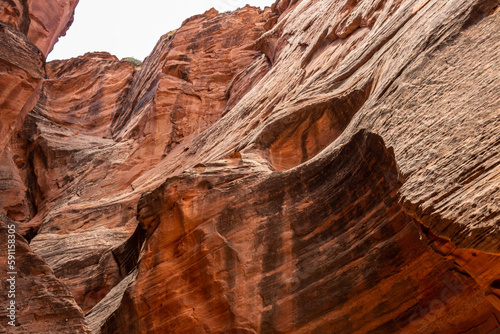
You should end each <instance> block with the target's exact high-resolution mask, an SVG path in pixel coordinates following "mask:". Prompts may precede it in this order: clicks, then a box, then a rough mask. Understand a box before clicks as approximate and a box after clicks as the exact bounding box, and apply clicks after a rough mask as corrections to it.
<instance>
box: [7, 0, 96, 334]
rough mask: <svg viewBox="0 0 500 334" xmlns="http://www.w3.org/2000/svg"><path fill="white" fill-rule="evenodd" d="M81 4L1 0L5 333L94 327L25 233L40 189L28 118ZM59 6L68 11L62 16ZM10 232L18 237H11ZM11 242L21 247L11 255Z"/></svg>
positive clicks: (45, 331) (49, 331) (87, 330)
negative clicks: (48, 62)
mask: <svg viewBox="0 0 500 334" xmlns="http://www.w3.org/2000/svg"><path fill="white" fill-rule="evenodd" d="M67 6H70V7H71V8H70V7H67ZM75 6H76V2H67V1H66V2H64V3H63V2H59V3H57V4H52V3H50V1H49V2H46V1H44V2H41V1H40V2H35V1H31V2H28V1H0V209H1V212H0V244H1V245H2V249H1V250H0V266H1V269H0V280H1V283H0V287H1V290H2V292H1V294H0V304H1V307H0V317H1V319H2V320H1V326H0V332H1V333H91V330H90V328H89V327H88V325H87V321H86V320H85V317H84V313H83V311H82V309H81V308H80V306H79V305H78V304H77V303H76V301H75V299H74V297H73V295H72V294H71V291H70V290H69V289H68V287H67V286H66V285H65V284H64V283H63V282H61V280H59V279H58V278H57V277H56V276H55V275H54V272H53V270H52V269H51V267H50V266H49V265H47V262H46V261H45V260H44V259H42V258H41V257H40V256H39V255H37V254H35V252H34V251H33V249H31V248H30V246H29V245H28V240H29V239H31V238H32V237H33V233H32V232H30V233H23V234H20V233H19V232H22V230H23V228H24V227H21V225H22V224H23V223H27V222H28V221H29V220H30V219H32V218H33V217H35V215H36V213H37V208H36V206H35V203H36V201H35V197H36V196H37V194H39V193H40V192H39V189H38V188H37V186H36V181H35V175H34V174H33V168H32V158H33V156H32V152H29V150H28V147H29V143H30V141H31V137H28V136H27V134H28V133H31V132H30V131H31V129H32V128H33V127H30V126H29V124H31V123H29V122H28V123H24V121H25V119H26V117H27V115H28V113H29V112H30V110H32V109H33V107H34V106H35V105H36V104H37V102H38V99H39V96H40V92H41V90H42V87H43V85H44V80H45V78H46V69H45V55H46V54H47V52H49V51H50V49H51V48H52V46H53V45H54V43H55V41H56V40H57V38H58V37H59V35H61V34H62V33H63V32H64V31H65V30H64V29H66V28H64V29H63V28H62V27H63V26H64V27H67V25H69V24H70V21H71V17H72V12H73V10H74V7H75ZM60 9H61V10H62V9H64V10H65V11H67V12H68V13H67V14H68V15H62V16H60V15H59V14H60V13H59V12H58V11H59V10H60ZM69 12H71V14H69ZM23 123H24V125H23ZM9 235H10V238H9ZM24 237H26V238H27V239H28V240H26V239H25V238H24ZM12 238H14V239H15V242H13V243H8V240H10V241H14V239H12ZM8 246H14V247H15V248H9V250H10V251H14V250H15V252H14V253H8ZM11 266H12V267H11ZM11 302H15V305H14V307H13V308H14V309H15V318H8V316H13V312H14V310H8V309H7V307H8V306H11ZM8 322H11V324H8ZM12 325H15V326H12Z"/></svg>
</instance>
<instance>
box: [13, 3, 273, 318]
mask: <svg viewBox="0 0 500 334" xmlns="http://www.w3.org/2000/svg"><path fill="white" fill-rule="evenodd" d="M272 15H273V14H272V13H271V11H270V9H267V10H266V11H261V10H260V9H258V8H253V7H245V8H242V9H240V10H238V11H236V12H234V13H225V14H219V13H217V12H216V11H215V10H211V11H208V12H206V13H205V14H203V15H199V16H197V17H193V18H191V19H189V20H187V21H186V22H185V23H184V25H183V26H182V27H181V28H180V29H179V30H178V31H177V32H175V33H171V34H166V35H165V36H164V37H163V38H162V39H161V40H160V42H159V43H158V45H157V46H156V48H155V51H153V53H152V55H151V56H150V57H149V58H148V59H146V61H145V62H144V63H143V64H142V66H141V69H136V68H134V66H133V65H132V64H131V63H129V62H127V61H119V60H118V59H117V58H116V57H114V56H111V55H109V54H107V53H99V52H98V53H88V54H86V55H84V56H82V57H78V58H73V59H70V60H63V61H53V62H50V63H49V64H48V65H47V80H46V81H45V84H44V87H43V90H42V93H41V96H40V99H39V102H38V104H37V106H36V107H35V108H34V109H33V111H32V113H31V114H30V115H29V118H28V120H27V121H26V124H28V123H30V124H31V125H30V127H28V125H26V127H27V128H29V129H30V130H29V131H28V132H26V133H25V137H24V138H22V139H21V140H16V141H14V142H15V146H16V147H19V148H21V149H24V150H26V152H24V153H22V152H20V153H19V156H23V155H24V156H26V155H28V156H31V158H30V163H31V166H29V167H28V171H27V172H26V174H30V175H31V176H32V178H33V179H34V181H33V182H34V183H35V186H34V188H35V189H36V191H35V192H34V194H33V200H32V202H33V206H34V207H36V211H37V212H36V215H35V216H34V217H32V219H27V220H28V221H27V222H26V223H25V224H23V226H22V227H21V229H22V230H21V232H22V233H25V234H30V235H31V236H32V240H31V243H30V246H31V247H32V249H33V250H34V251H36V252H37V254H39V255H40V256H42V257H43V258H44V259H45V260H46V261H47V262H48V264H49V265H50V266H51V268H52V269H53V270H54V272H55V274H56V276H57V277H58V278H60V279H62V280H63V281H64V282H65V283H66V284H67V285H68V287H69V288H70V290H71V291H72V293H73V295H74V297H75V299H76V301H77V302H78V304H79V305H80V306H81V307H82V309H83V310H84V311H85V312H87V311H90V309H91V308H92V307H93V306H94V305H95V304H96V303H97V302H99V301H100V300H101V299H102V298H103V297H104V296H105V295H106V294H107V293H108V292H109V291H110V290H111V288H113V287H114V286H115V285H116V284H118V282H120V281H121V279H123V278H124V277H125V276H126V275H127V274H128V271H127V270H123V269H122V268H121V267H122V262H123V260H122V259H120V258H119V257H118V258H117V256H116V249H118V248H120V247H122V248H123V247H124V248H125V249H124V250H123V252H122V253H123V257H124V258H128V257H129V253H130V252H131V250H129V248H128V247H126V246H124V245H125V244H126V242H127V239H128V238H129V237H131V236H132V233H133V232H134V231H135V229H136V226H137V221H136V217H135V216H136V207H137V202H138V200H139V198H140V196H141V194H142V192H138V191H135V190H134V187H133V186H132V185H131V184H132V182H133V181H134V180H135V179H136V178H137V177H138V176H140V175H142V174H144V173H145V171H146V170H147V169H149V168H151V166H153V165H154V164H155V163H157V162H158V161H160V160H161V159H162V157H164V155H165V154H166V153H167V152H169V151H170V150H172V149H173V148H174V147H175V146H176V145H177V144H178V143H179V141H180V140H182V139H183V138H184V137H190V136H191V137H193V136H194V135H196V134H198V133H200V132H202V131H203V130H204V129H205V128H207V127H208V126H209V125H210V124H212V123H214V122H215V121H217V119H219V118H220V117H221V115H222V113H223V111H224V110H225V107H226V104H227V103H228V101H233V102H232V103H235V102H234V101H236V100H237V96H238V94H240V95H242V94H244V93H245V89H248V88H245V87H244V86H243V85H242V84H239V83H237V82H233V87H234V88H233V89H227V90H226V88H227V87H228V86H229V85H230V83H231V81H232V79H233V77H234V76H235V75H237V74H238V73H241V72H243V71H244V70H245V69H246V67H248V66H249V64H250V63H252V62H253V61H254V60H255V59H257V58H259V57H262V54H261V53H260V52H259V51H258V50H257V48H256V47H255V46H254V43H255V41H256V40H257V38H259V37H260V36H261V35H262V33H263V32H264V31H265V28H264V25H265V24H266V22H267V18H268V17H271V16H272ZM195 32H196V33H195ZM179 59H180V60H179ZM264 70H265V68H264V69H258V71H260V72H262V71H264ZM182 73H184V74H182ZM183 76H184V77H183ZM247 86H248V85H247ZM189 101H192V102H193V103H192V104H191V103H190V102H189ZM207 110H210V111H211V112H210V113H208V112H207ZM167 129H170V130H171V131H170V130H168V131H167ZM169 131H170V132H169ZM120 133H121V134H120ZM22 142H29V143H28V144H24V145H23V144H22ZM104 221H105V222H106V223H105V224H103V222H104ZM132 249H133V247H132ZM134 266H135V263H134V264H133V265H132V268H129V269H133V267H134Z"/></svg>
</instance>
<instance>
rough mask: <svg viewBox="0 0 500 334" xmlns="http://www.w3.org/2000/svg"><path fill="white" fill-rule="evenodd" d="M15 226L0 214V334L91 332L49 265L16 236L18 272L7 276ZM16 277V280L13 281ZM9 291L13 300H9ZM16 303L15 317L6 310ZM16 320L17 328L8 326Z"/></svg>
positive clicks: (16, 270)
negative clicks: (11, 240) (0, 268)
mask: <svg viewBox="0 0 500 334" xmlns="http://www.w3.org/2000/svg"><path fill="white" fill-rule="evenodd" d="M16 225H17V224H16V223H15V222H14V221H12V220H10V219H8V218H7V217H5V216H4V215H3V214H0V241H1V244H2V246H3V248H4V249H2V251H1V252H2V253H1V254H2V256H1V257H0V265H1V266H2V274H1V276H0V277H1V279H2V280H1V285H0V287H1V288H2V293H1V300H2V308H1V309H0V317H1V319H2V326H1V327H0V333H92V331H91V330H90V328H89V327H88V325H87V322H86V320H85V317H84V314H83V312H82V310H81V309H80V307H79V306H78V305H77V304H76V302H75V300H74V298H73V296H72V295H71V292H70V291H69V290H68V288H67V287H66V286H65V285H64V284H62V283H61V282H60V281H59V280H58V279H57V278H56V277H55V276H54V273H53V271H52V269H51V268H50V267H49V266H48V265H47V263H46V262H45V261H44V260H43V259H42V258H40V257H39V256H38V255H36V254H35V253H34V252H33V251H32V250H31V249H30V247H29V246H28V243H27V242H26V240H25V239H24V238H23V237H22V236H21V235H19V234H17V233H14V232H12V234H11V235H15V243H14V245H15V248H14V250H15V252H14V254H15V260H14V261H15V265H14V267H15V272H16V274H12V275H11V274H8V273H7V272H8V271H9V270H8V268H9V266H8V263H9V265H10V263H11V260H10V259H9V260H8V256H7V245H10V243H8V240H9V239H10V238H8V235H9V234H10V233H11V232H9V230H11V231H15V230H16ZM12 277H14V280H12ZM10 291H13V292H12V293H13V294H14V295H15V296H14V298H10V297H8V294H10ZM11 300H13V301H15V302H16V304H15V305H14V306H15V309H16V314H15V315H16V317H15V318H14V319H12V318H8V315H10V314H12V313H11V311H10V310H7V307H8V306H9V305H10V301H11ZM10 321H13V322H14V324H15V326H14V327H13V326H11V325H8V324H7V322H10Z"/></svg>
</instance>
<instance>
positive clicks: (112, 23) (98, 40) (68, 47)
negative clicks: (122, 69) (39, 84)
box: [48, 0, 274, 61]
mask: <svg viewBox="0 0 500 334" xmlns="http://www.w3.org/2000/svg"><path fill="white" fill-rule="evenodd" d="M247 3H249V4H250V5H252V6H259V7H261V8H264V7H265V6H270V5H271V4H272V3H274V0H184V1H178V0H175V1H164V0H142V1H137V0H135V1H132V0H104V1H103V0H80V2H79V4H78V6H77V7H76V11H75V20H74V22H73V25H72V26H71V28H70V29H69V30H68V32H67V34H66V36H64V37H61V38H60V39H59V42H58V43H57V44H56V46H55V47H54V50H53V51H52V52H51V53H50V54H49V56H48V60H49V61H50V60H54V59H68V58H72V57H77V56H81V55H83V54H85V53H87V52H93V51H107V52H109V53H111V54H114V55H115V56H117V57H118V58H120V59H121V58H125V57H134V58H136V59H139V60H143V59H144V58H145V57H146V56H148V55H149V53H150V52H151V51H152V50H153V47H154V46H155V44H156V42H157V41H158V40H159V38H160V37H161V36H162V35H163V34H165V33H167V32H169V31H171V30H174V29H177V28H179V27H180V26H181V24H182V22H183V21H184V20H185V19H187V18H189V17H191V16H193V15H196V14H201V13H204V12H205V11H206V10H208V9H210V8H212V7H214V8H215V9H217V10H218V11H219V12H226V11H230V10H235V9H237V8H241V7H244V6H245V5H246V4H247Z"/></svg>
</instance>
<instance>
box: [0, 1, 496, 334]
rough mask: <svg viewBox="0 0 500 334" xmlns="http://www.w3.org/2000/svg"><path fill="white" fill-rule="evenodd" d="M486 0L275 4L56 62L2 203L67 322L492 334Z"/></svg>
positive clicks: (492, 117)
mask: <svg viewBox="0 0 500 334" xmlns="http://www.w3.org/2000/svg"><path fill="white" fill-rule="evenodd" d="M497 6H498V3H497V2H496V1H486V0H458V1H449V2H443V1H440V0H427V1H425V0H424V1H420V2H415V1H410V0H408V1H404V0H402V1H385V0H380V1H378V0H377V1H375V0H363V1H331V0H320V1H306V0H302V1H281V0H280V1H278V2H277V3H276V4H275V5H274V6H273V7H272V8H270V9H266V10H265V11H259V10H258V9H255V8H250V7H245V8H243V9H241V10H238V11H236V12H234V13H224V14H218V13H217V12H215V11H213V10H212V11H208V12H207V13H205V14H203V15H200V16H196V17H194V18H191V19H189V20H187V21H186V22H185V23H184V24H183V26H182V27H181V28H180V29H179V30H177V31H175V32H172V33H169V34H167V35H165V36H164V37H163V38H162V39H161V40H160V42H159V43H158V45H157V46H156V48H155V50H154V51H153V53H152V54H151V55H150V56H149V57H148V58H147V59H146V61H145V62H144V64H143V65H142V68H141V69H140V70H136V69H134V67H133V66H132V65H131V64H129V63H127V62H121V61H118V60H117V59H116V58H114V57H113V56H110V55H108V54H104V53H95V54H87V55H85V56H83V57H79V58H75V59H71V60H67V61H58V62H52V63H50V64H49V65H48V66H47V76H48V79H47V81H46V82H45V84H44V87H43V90H42V94H41V95H40V96H41V98H40V100H39V101H38V103H37V105H36V107H35V108H34V109H33V110H32V111H31V112H30V113H29V115H28V117H27V118H26V121H25V122H24V125H23V128H22V131H20V132H18V133H17V135H16V136H15V137H14V138H13V139H12V140H11V141H10V146H9V147H8V150H7V151H6V153H5V154H4V156H3V158H2V159H3V160H2V165H1V169H0V171H2V174H1V176H2V179H1V180H0V182H2V183H0V184H1V185H4V186H3V187H2V188H0V189H1V190H0V191H2V198H8V201H4V202H5V203H6V204H4V206H3V207H4V212H5V213H6V214H7V215H8V216H9V217H10V218H12V219H15V220H16V221H18V222H19V227H18V231H19V232H20V233H21V234H23V235H24V236H26V237H27V238H28V239H29V240H31V242H30V245H29V251H30V252H31V251H34V252H36V253H37V254H38V255H40V256H41V257H42V258H43V259H44V260H45V261H46V263H47V264H48V265H49V266H50V267H51V269H52V270H53V271H54V274H55V277H57V279H60V280H61V281H62V282H64V284H66V285H67V286H68V288H69V290H70V291H71V293H72V295H73V296H74V300H75V301H76V303H78V306H76V305H75V304H74V302H73V304H72V306H71V307H70V309H71V310H72V311H71V312H74V313H71V314H73V318H74V319H75V322H73V323H72V324H71V326H77V328H78V329H77V330H87V329H85V327H84V326H85V321H83V320H81V317H82V316H81V313H78V310H79V307H80V308H81V309H83V311H84V312H85V313H86V321H87V322H88V324H89V326H90V328H91V329H92V331H93V332H95V333H165V332H172V333H367V332H375V333H416V332H419V333H494V332H495V331H498V329H499V328H500V323H499V320H498V319H500V284H499V279H500V265H499V263H500V261H499V260H500V259H499V255H498V252H499V248H500V243H499V238H498V236H499V233H498V226H499V223H500V221H499V218H498V217H499V215H498V212H499V211H500V208H499V207H498V202H499V199H500V192H499V189H500V187H499V182H498V175H500V170H499V168H500V167H499V166H500V164H499V155H498V152H499V151H500V150H499V138H498V135H497V134H498V133H499V131H498V130H499V128H500V119H499V114H498V107H499V99H498V94H497V92H496V90H497V89H496V87H498V86H499V84H500V82H499V78H500V76H499V75H498V68H497V67H495V65H494V64H497V63H498V61H499V60H500V59H498V58H499V56H500V55H499V53H498V51H497V50H499V49H500V38H499V36H498V34H497V33H496V32H497V31H498V30H499V28H500V16H499V15H500V13H499V12H498V7H497ZM13 22H20V23H17V24H18V25H19V26H21V25H22V18H19V17H16V18H15V19H13ZM3 194H5V196H3ZM24 245H25V244H24ZM24 247H28V246H27V245H25V246H24ZM30 254H31V253H30ZM44 265H45V264H44V263H43V262H41V263H39V264H36V265H35V267H36V268H39V267H43V266H44ZM26 276H27V277H28V278H29V277H32V276H36V275H35V274H33V275H32V274H29V273H28V274H27V275H26ZM55 277H54V276H51V278H50V279H51V280H56V281H57V279H56V278H55ZM43 284H45V283H43ZM58 296H59V295H58V294H56V295H55V297H54V299H53V301H54V302H58V301H59V300H63V299H60V298H62V297H58ZM72 300H73V299H72V298H69V299H68V300H63V301H64V302H65V303H66V302H68V303H71V302H72ZM35 308H36V307H35ZM75 310H76V311H75ZM29 315H30V313H29V311H28V312H27V313H25V314H23V316H29ZM58 316H61V314H59V315H58ZM78 319H80V320H78ZM78 326H80V327H78ZM61 328H64V330H65V331H66V332H67V331H68V330H70V329H69V328H70V327H66V328H65V327H61ZM72 328H74V327H72ZM82 328H83V329H82ZM64 330H63V329H61V331H64ZM70 331H72V329H71V330H70Z"/></svg>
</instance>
